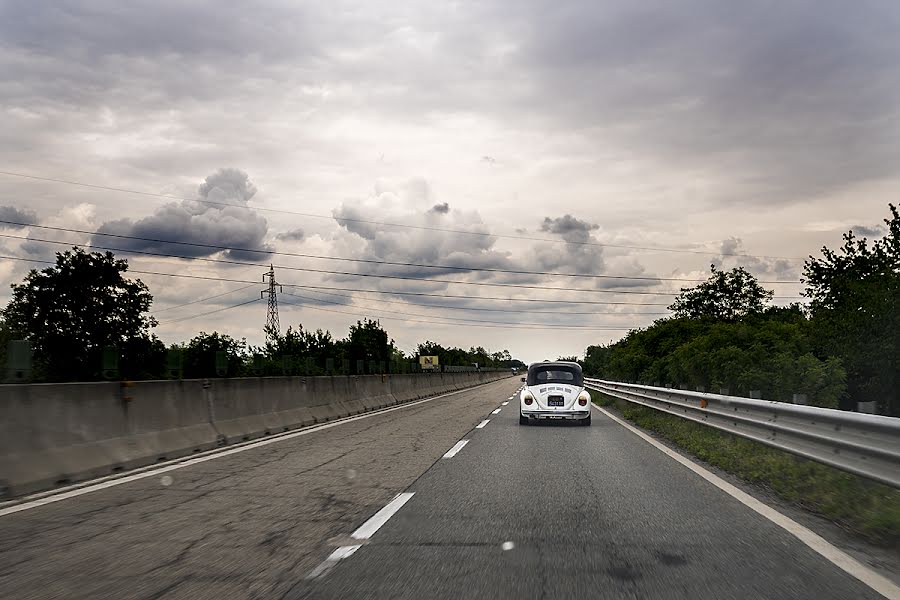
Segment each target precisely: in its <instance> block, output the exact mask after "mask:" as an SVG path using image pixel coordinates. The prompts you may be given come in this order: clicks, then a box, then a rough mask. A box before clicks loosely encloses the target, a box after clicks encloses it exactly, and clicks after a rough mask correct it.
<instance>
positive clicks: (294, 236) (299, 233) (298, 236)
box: [277, 227, 306, 242]
mask: <svg viewBox="0 0 900 600" xmlns="http://www.w3.org/2000/svg"><path fill="white" fill-rule="evenodd" d="M277 237H278V239H279V240H284V241H286V242H302V241H303V240H305V239H306V232H304V231H303V230H302V229H300V228H299V227H298V228H297V229H291V230H290V231H285V232H284V233H279V234H278V236H277Z"/></svg>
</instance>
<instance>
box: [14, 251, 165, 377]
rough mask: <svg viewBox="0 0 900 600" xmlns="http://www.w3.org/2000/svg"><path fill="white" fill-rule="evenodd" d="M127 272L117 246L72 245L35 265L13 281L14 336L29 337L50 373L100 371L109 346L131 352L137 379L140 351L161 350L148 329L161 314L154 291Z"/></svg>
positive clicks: (125, 367) (128, 367)
mask: <svg viewBox="0 0 900 600" xmlns="http://www.w3.org/2000/svg"><path fill="white" fill-rule="evenodd" d="M127 270H128V261H126V260H117V259H116V258H115V257H114V256H113V254H112V253H111V252H107V253H105V254H101V253H97V252H93V253H87V252H85V251H84V250H81V249H79V248H73V249H72V250H71V251H66V252H62V253H58V254H57V255H56V264H55V265H54V266H52V267H47V268H46V269H42V270H40V271H38V270H32V271H31V272H30V273H28V275H27V276H26V277H25V280H24V281H23V282H22V283H20V284H13V285H12V290H13V294H12V299H11V300H10V302H9V304H8V305H7V307H6V309H5V310H4V317H5V320H6V322H7V323H9V324H10V325H11V328H12V333H13V334H14V335H16V336H20V337H22V338H23V339H27V340H30V341H31V344H32V348H33V349H34V356H35V363H36V364H35V366H36V368H37V370H38V371H39V372H40V373H42V374H43V377H44V378H45V379H48V380H52V381H70V380H84V379H93V378H96V377H98V375H99V371H100V368H101V356H102V353H103V348H104V347H106V346H116V347H118V348H119V351H120V353H125V354H124V358H125V360H124V361H123V363H122V364H121V365H120V367H121V370H122V371H123V374H124V375H126V376H132V377H133V376H134V374H135V373H134V372H135V371H136V370H138V369H139V368H141V367H142V365H141V363H140V362H138V361H140V360H141V357H144V358H146V357H147V356H153V355H154V347H155V348H156V349H157V350H158V346H159V344H158V340H155V338H153V337H152V336H151V335H150V329H151V328H152V327H155V326H156V320H155V319H154V318H153V317H151V316H149V315H148V314H147V311H148V310H149V309H150V303H151V302H152V301H153V297H152V296H151V295H150V292H149V290H148V289H147V286H146V285H144V283H143V282H141V281H140V280H131V279H127V278H125V277H124V273H125V272H126V271H127ZM129 371H131V372H129Z"/></svg>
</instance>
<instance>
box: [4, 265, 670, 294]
mask: <svg viewBox="0 0 900 600" xmlns="http://www.w3.org/2000/svg"><path fill="white" fill-rule="evenodd" d="M0 258H3V259H8V260H18V261H23V262H31V263H40V264H48V265H55V264H56V261H52V260H39V259H34V258H23V257H21V256H9V255H0ZM128 272H129V273H135V274H137V275H158V276H161V277H177V278H183V279H196V280H201V281H220V282H227V283H246V284H251V283H252V284H258V283H259V282H256V281H249V280H246V279H233V278H226V277H210V276H205V275H188V274H185V273H163V272H160V271H142V270H138V269H131V268H129V269H128ZM279 285H282V286H284V287H291V288H300V289H312V290H316V289H323V290H335V291H341V292H365V293H371V294H387V295H391V296H411V297H425V298H454V299H456V298H458V299H464V300H479V301H481V300H490V301H501V302H527V303H539V304H584V305H601V306H606V305H609V306H668V304H667V303H665V302H662V303H660V302H624V301H611V300H559V299H551V298H510V297H504V296H472V295H455V294H434V293H427V292H401V291H394V290H371V289H358V288H336V287H325V286H314V285H305V284H297V283H282V282H279Z"/></svg>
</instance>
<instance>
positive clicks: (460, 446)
mask: <svg viewBox="0 0 900 600" xmlns="http://www.w3.org/2000/svg"><path fill="white" fill-rule="evenodd" d="M468 443H469V440H459V441H458V442H456V445H455V446H453V447H452V448H450V449H449V450H447V453H446V454H445V455H444V456H443V457H442V458H453V457H454V456H456V455H457V454H459V451H460V450H462V449H463V447H464V446H465V445H466V444H468Z"/></svg>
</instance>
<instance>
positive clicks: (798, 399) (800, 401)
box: [793, 394, 806, 405]
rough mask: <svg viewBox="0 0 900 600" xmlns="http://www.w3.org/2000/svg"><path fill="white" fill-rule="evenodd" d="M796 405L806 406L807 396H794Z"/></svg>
mask: <svg viewBox="0 0 900 600" xmlns="http://www.w3.org/2000/svg"><path fill="white" fill-rule="evenodd" d="M793 402H794V404H803V405H805V404H806V394H794V398H793Z"/></svg>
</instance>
